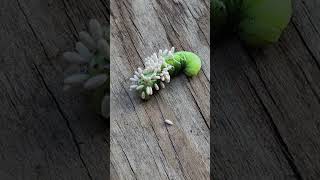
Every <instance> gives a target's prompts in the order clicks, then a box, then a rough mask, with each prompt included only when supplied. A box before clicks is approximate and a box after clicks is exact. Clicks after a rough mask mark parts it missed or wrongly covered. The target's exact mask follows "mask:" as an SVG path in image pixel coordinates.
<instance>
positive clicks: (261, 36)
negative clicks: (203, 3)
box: [211, 0, 292, 46]
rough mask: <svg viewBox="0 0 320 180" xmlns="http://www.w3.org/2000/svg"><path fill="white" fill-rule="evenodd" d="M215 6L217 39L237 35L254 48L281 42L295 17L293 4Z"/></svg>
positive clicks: (217, 0) (266, 0)
mask: <svg viewBox="0 0 320 180" xmlns="http://www.w3.org/2000/svg"><path fill="white" fill-rule="evenodd" d="M211 5H212V6H213V8H211V9H212V10H213V12H212V16H211V25H213V29H214V35H213V36H214V37H219V34H221V33H222V32H226V31H236V32H237V33H238V34H239V36H240V38H241V39H242V40H244V41H245V42H246V43H247V44H249V45H253V46H263V45H266V44H270V43H274V42H276V41H278V39H279V38H280V36H281V33H282V31H283V30H284V29H285V28H286V27H287V25H288V23H289V21H290V18H291V14H292V5H291V0H212V4H211Z"/></svg>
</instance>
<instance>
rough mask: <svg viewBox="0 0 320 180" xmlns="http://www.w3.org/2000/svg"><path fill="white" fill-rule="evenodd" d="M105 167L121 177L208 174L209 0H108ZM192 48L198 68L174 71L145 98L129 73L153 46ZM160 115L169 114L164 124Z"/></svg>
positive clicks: (176, 177)
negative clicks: (194, 72) (192, 72)
mask: <svg viewBox="0 0 320 180" xmlns="http://www.w3.org/2000/svg"><path fill="white" fill-rule="evenodd" d="M111 9H112V11H111V28H112V30H111V39H112V40H111V125H110V127H111V128H110V131H111V132H110V138H111V144H110V145H111V147H110V148H111V149H110V151H111V157H110V158H111V167H112V174H115V175H114V176H115V177H116V178H119V179H209V169H210V168H209V164H210V163H209V160H210V157H209V154H210V148H209V143H210V138H209V136H210V133H209V130H210V109H209V107H210V106H209V103H210V102H209V96H210V93H209V92H210V91H209V78H210V53H209V52H210V51H209V39H210V33H209V1H200V0H190V1H183V0H177V1H160V0H152V1H149V0H132V1H125V0H119V1H112V2H111ZM172 46H174V47H176V49H177V50H189V51H193V52H195V53H197V54H199V56H200V57H201V59H202V61H203V68H202V71H201V72H200V74H199V76H197V77H195V78H192V79H188V78H186V77H185V76H184V75H181V76H178V77H175V78H174V79H173V80H172V82H171V83H170V84H169V85H168V86H167V87H166V88H165V89H163V90H161V91H159V92H158V93H157V94H155V95H154V96H153V97H152V98H151V99H150V100H149V101H147V102H143V101H142V100H141V99H140V98H139V96H137V94H135V93H134V92H131V91H129V90H128V89H129V85H130V81H129V78H130V77H131V76H132V74H133V73H134V70H136V69H137V68H138V67H143V60H144V58H146V57H147V56H150V55H152V54H153V52H157V51H158V50H159V49H166V48H167V49H169V48H171V47H172ZM165 119H170V120H171V121H173V123H174V125H173V126H166V125H165V123H164V120H165Z"/></svg>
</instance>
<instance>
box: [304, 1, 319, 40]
mask: <svg viewBox="0 0 320 180" xmlns="http://www.w3.org/2000/svg"><path fill="white" fill-rule="evenodd" d="M301 2H302V3H301V4H302V5H303V11H304V12H305V13H306V15H307V18H308V20H309V22H310V24H311V26H312V28H313V29H314V30H315V31H316V32H317V35H318V36H319V35H320V32H319V30H318V28H317V26H316V25H315V24H314V23H313V21H312V19H311V17H310V13H309V11H310V10H309V8H308V7H307V5H306V2H305V1H301Z"/></svg>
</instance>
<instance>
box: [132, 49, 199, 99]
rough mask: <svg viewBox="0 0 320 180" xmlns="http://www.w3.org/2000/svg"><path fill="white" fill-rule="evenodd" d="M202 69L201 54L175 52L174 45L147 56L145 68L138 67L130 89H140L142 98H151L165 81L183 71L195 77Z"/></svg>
mask: <svg viewBox="0 0 320 180" xmlns="http://www.w3.org/2000/svg"><path fill="white" fill-rule="evenodd" d="M200 69H201V60H200V58H199V56H197V55H196V54H194V53H192V52H187V51H180V52H174V47H172V48H171V50H170V51H168V50H164V51H162V50H159V53H158V55H157V54H156V53H154V54H153V55H152V56H150V57H148V58H146V62H145V69H144V70H142V69H141V68H138V70H137V71H135V74H134V76H133V77H132V78H130V80H131V81H132V85H131V86H130V90H132V89H135V90H137V91H138V93H139V94H140V96H141V98H142V99H149V98H150V96H151V95H152V94H153V91H154V90H159V89H160V87H161V88H165V84H164V83H169V82H170V79H171V77H173V76H176V75H177V74H178V73H179V72H181V71H183V72H184V73H185V74H186V75H187V76H188V77H193V76H195V75H197V74H198V73H199V71H200Z"/></svg>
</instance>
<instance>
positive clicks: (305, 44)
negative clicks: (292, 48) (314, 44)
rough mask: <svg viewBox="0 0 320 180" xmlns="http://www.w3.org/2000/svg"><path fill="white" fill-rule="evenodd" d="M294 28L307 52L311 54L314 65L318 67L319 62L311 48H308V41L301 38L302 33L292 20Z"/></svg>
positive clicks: (319, 67)
mask: <svg viewBox="0 0 320 180" xmlns="http://www.w3.org/2000/svg"><path fill="white" fill-rule="evenodd" d="M292 24H293V27H294V29H295V30H296V32H297V34H298V36H299V38H300V39H301V41H302V43H303V45H304V46H305V47H306V49H307V51H308V52H309V54H310V55H311V57H312V59H313V60H314V61H315V62H316V65H317V67H318V69H320V62H318V61H317V58H316V56H315V55H314V54H313V52H312V50H311V49H310V47H309V46H308V43H307V42H306V41H305V39H304V38H303V35H302V34H301V32H300V30H299V28H298V27H297V26H296V24H295V23H294V22H292Z"/></svg>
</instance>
